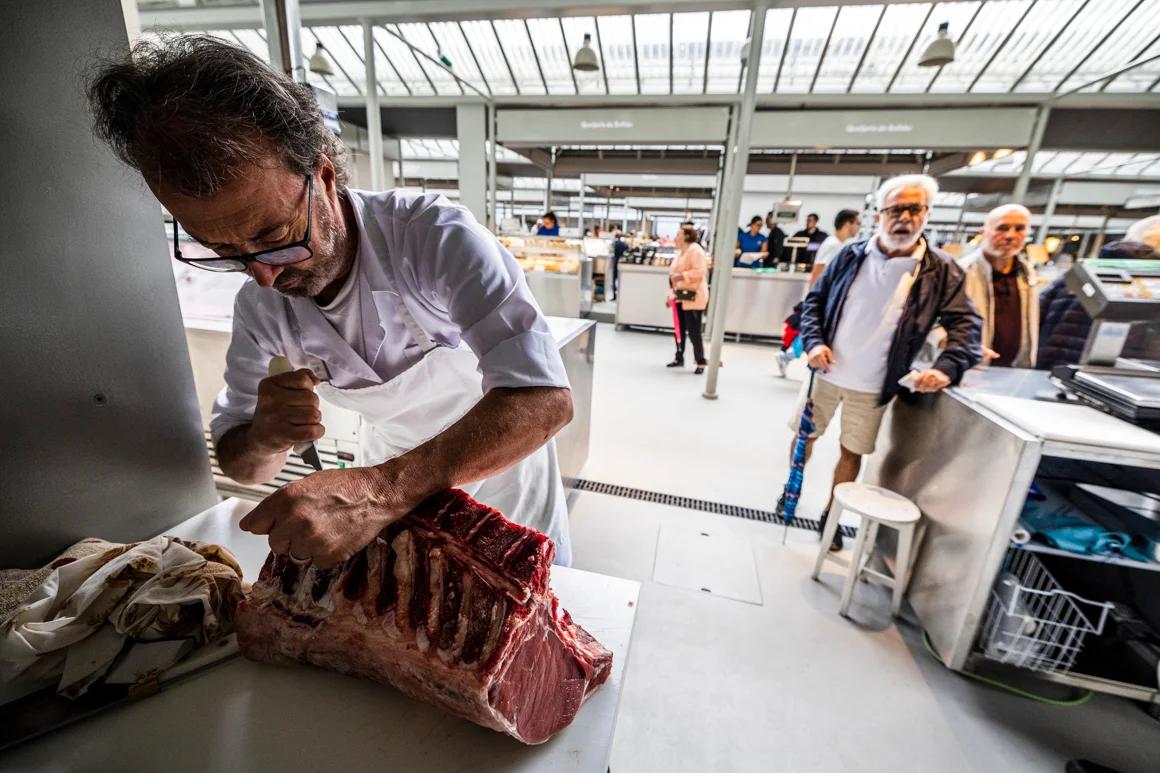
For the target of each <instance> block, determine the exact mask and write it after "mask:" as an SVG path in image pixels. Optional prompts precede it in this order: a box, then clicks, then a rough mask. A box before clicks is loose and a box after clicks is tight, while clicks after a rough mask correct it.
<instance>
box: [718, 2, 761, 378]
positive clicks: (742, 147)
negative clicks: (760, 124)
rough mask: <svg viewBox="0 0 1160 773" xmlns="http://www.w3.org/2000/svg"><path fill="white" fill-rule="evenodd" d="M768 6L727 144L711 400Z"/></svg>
mask: <svg viewBox="0 0 1160 773" xmlns="http://www.w3.org/2000/svg"><path fill="white" fill-rule="evenodd" d="M766 6H767V3H765V2H759V3H757V5H756V7H755V8H754V9H753V16H752V17H751V20H750V24H749V43H748V44H747V45H748V49H749V55H748V57H747V59H748V61H747V62H746V63H745V93H744V96H743V97H742V100H741V106H740V108H734V113H733V117H734V123H735V126H736V132H735V133H733V136H734V138H735V139H734V141H733V142H732V143H730V145H729V146H727V147H726V148H725V154H726V166H725V175H724V177H723V183H722V189H721V191H719V194H718V195H719V196H720V198H721V206H720V207H719V209H718V211H717V214H718V218H717V223H716V225H715V227H714V232H715V233H714V236H713V292H714V293H718V298H717V303H716V304H715V305H714V307H713V312H714V319H713V327H712V330H713V333H712V338H711V341H710V343H709V370H708V372H707V374H706V376H705V392H704V396H705V398H706V399H709V400H716V399H717V372H718V370H719V369H720V362H721V347H722V345H723V344H724V342H725V310H726V309H727V308H728V306H729V280H730V279H731V278H732V276H733V250H734V247H735V245H736V237H735V233H736V229H737V217H738V211H739V209H740V207H741V189H742V187H744V183H745V173H746V171H747V168H748V166H749V133H750V129H752V127H753V108H754V104H755V103H756V101H757V72H758V70H759V69H761V44H762V40H763V39H764V37H765V11H766ZM731 133H732V132H731Z"/></svg>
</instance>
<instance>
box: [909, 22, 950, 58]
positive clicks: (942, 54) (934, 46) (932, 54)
mask: <svg viewBox="0 0 1160 773" xmlns="http://www.w3.org/2000/svg"><path fill="white" fill-rule="evenodd" d="M950 26H951V25H950V22H945V21H944V22H943V23H942V24H940V25H938V37H937V38H935V39H934V40H932V41H931V42H930V45H929V46H927V47H926V50H925V51H923V52H922V58H921V59H919V60H918V66H919V67H942V66H943V65H946V64H950V63H951V62H953V61H954V60H955V42H954V41H953V40H951V39H950V38H949V37H947V30H948V29H950Z"/></svg>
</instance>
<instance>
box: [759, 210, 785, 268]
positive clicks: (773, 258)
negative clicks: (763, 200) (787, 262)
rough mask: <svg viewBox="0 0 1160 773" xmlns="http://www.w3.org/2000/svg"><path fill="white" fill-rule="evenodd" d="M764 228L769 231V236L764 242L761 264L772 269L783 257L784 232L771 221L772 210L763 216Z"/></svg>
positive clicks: (774, 221) (775, 222)
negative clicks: (763, 255) (763, 256)
mask: <svg viewBox="0 0 1160 773" xmlns="http://www.w3.org/2000/svg"><path fill="white" fill-rule="evenodd" d="M765 227H766V228H768V229H769V235H768V236H767V237H766V241H765V258H764V259H763V260H762V263H763V264H764V265H765V267H766V268H773V267H774V266H776V265H777V263H778V261H780V260H781V259H782V256H783V255H785V231H783V230H781V227H780V226H779V225H778V224H777V221H776V220H774V219H773V210H770V211H769V212H768V213H766V215H765Z"/></svg>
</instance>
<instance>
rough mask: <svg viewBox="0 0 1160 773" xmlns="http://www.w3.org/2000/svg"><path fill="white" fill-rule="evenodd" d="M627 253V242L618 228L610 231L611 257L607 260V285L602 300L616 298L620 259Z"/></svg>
mask: <svg viewBox="0 0 1160 773" xmlns="http://www.w3.org/2000/svg"><path fill="white" fill-rule="evenodd" d="M626 252H628V242H627V241H625V239H624V234H622V233H621V232H620V229H619V228H614V229H613V230H612V255H611V256H610V257H609V258H608V276H607V277H605V281H606V282H607V283H608V284H607V286H606V287H605V288H604V300H606V301H611V300H613V299H614V298H616V296H617V293H618V292H619V276H618V273H619V268H620V259H621V258H623V257H624V253H626Z"/></svg>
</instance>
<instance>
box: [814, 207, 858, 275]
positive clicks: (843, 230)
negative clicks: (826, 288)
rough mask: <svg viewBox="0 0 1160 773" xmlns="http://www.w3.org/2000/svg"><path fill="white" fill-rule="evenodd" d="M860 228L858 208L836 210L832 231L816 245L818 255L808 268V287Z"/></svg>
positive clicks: (856, 234)
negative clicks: (809, 268) (819, 244)
mask: <svg viewBox="0 0 1160 773" xmlns="http://www.w3.org/2000/svg"><path fill="white" fill-rule="evenodd" d="M861 230H862V215H861V214H859V212H858V210H856V209H842V210H838V215H837V216H836V217H835V218H834V232H833V233H832V234H830V235H829V236H827V237H826V240H825V241H824V242H822V243H821V246H819V247H818V255H817V257H815V258H814V265H813V268H812V269H811V270H810V283H809V285H808V287H809V288H813V286H814V283H815V282H817V281H818V277H820V276H821V275H822V271H824V270H825V268H826V266H827V265H829V263H830V261H831V260H833V259H834V258H836V257H837V256H838V253H839V252H841V251H842V248H843V247H845V246H846V245H847V244H849V243H850V242H852V241H854V238H855V237H856V236H858V232H859V231H861Z"/></svg>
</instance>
